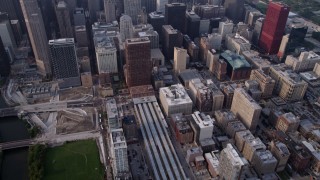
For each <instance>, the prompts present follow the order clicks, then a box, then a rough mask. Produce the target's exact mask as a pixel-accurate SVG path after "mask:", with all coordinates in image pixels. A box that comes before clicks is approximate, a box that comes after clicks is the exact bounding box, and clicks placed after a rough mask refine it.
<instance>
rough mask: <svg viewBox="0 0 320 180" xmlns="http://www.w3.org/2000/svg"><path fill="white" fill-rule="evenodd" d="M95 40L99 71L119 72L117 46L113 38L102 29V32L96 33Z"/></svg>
mask: <svg viewBox="0 0 320 180" xmlns="http://www.w3.org/2000/svg"><path fill="white" fill-rule="evenodd" d="M93 41H94V45H95V53H96V59H97V66H98V73H99V74H101V73H117V72H118V60H117V48H116V45H115V43H114V40H113V38H110V37H108V36H107V35H106V32H105V31H102V32H101V34H98V33H96V34H95V35H94V37H93Z"/></svg>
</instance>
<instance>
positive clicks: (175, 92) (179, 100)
mask: <svg viewBox="0 0 320 180" xmlns="http://www.w3.org/2000/svg"><path fill="white" fill-rule="evenodd" d="M159 93H162V94H164V95H165V97H166V101H167V103H168V104H169V105H173V104H174V105H178V104H185V103H192V101H191V99H190V97H189V95H188V94H187V92H186V91H185V89H184V87H183V86H182V85H181V84H175V85H171V86H170V87H163V88H160V90H159Z"/></svg>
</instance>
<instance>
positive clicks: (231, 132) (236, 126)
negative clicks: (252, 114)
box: [225, 120, 247, 139]
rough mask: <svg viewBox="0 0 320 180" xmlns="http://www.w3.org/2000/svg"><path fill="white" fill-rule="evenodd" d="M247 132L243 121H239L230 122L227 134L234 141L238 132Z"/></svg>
mask: <svg viewBox="0 0 320 180" xmlns="http://www.w3.org/2000/svg"><path fill="white" fill-rule="evenodd" d="M245 130H247V128H246V127H245V126H244V124H243V123H242V122H241V121H239V120H237V121H232V122H229V123H228V125H227V128H226V131H225V132H226V134H227V135H228V136H229V137H231V138H232V139H234V138H235V135H236V133H237V132H241V131H245Z"/></svg>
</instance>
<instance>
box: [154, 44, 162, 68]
mask: <svg viewBox="0 0 320 180" xmlns="http://www.w3.org/2000/svg"><path fill="white" fill-rule="evenodd" d="M151 61H152V67H159V66H163V65H164V55H163V54H162V52H161V50H160V49H159V48H156V49H151Z"/></svg>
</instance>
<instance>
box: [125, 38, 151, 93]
mask: <svg viewBox="0 0 320 180" xmlns="http://www.w3.org/2000/svg"><path fill="white" fill-rule="evenodd" d="M125 48H126V50H125V57H126V65H125V68H124V69H125V77H126V82H127V85H128V86H129V87H132V86H141V85H149V84H151V71H152V63H151V49H150V40H149V38H147V37H145V38H133V39H127V40H126V44H125Z"/></svg>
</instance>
